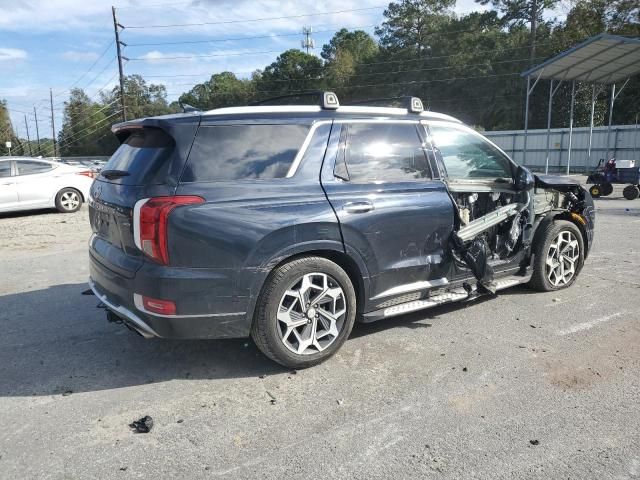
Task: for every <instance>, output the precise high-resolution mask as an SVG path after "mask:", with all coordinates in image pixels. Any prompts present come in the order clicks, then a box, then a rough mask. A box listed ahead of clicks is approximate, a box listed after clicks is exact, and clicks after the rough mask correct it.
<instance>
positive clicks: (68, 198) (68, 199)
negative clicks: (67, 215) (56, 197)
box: [60, 192, 80, 210]
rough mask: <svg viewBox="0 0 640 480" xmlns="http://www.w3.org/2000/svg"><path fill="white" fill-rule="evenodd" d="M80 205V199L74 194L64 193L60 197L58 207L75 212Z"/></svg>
mask: <svg viewBox="0 0 640 480" xmlns="http://www.w3.org/2000/svg"><path fill="white" fill-rule="evenodd" d="M79 204H80V197H79V196H78V194H77V193H76V192H64V193H63V194H62V196H61V197H60V205H62V208H64V209H65V210H75V209H76V208H78V205H79Z"/></svg>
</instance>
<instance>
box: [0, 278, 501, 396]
mask: <svg viewBox="0 0 640 480" xmlns="http://www.w3.org/2000/svg"><path fill="white" fill-rule="evenodd" d="M86 289H87V285H86V284H82V283H80V284H66V285H56V286H52V287H49V288H47V289H43V290H34V291H29V292H22V293H16V294H9V295H4V296H0V306H1V308H0V328H1V329H2V330H1V331H2V332H3V334H2V336H0V396H5V397H6V396H31V395H35V396H38V395H62V394H68V393H69V392H73V393H78V392H90V391H100V390H106V389H114V388H123V387H129V386H136V385H144V384H149V383H157V382H163V381H168V380H174V379H207V380H215V379H222V378H244V377H255V376H260V375H271V374H277V373H286V372H288V371H289V370H290V369H287V368H284V367H282V366H280V365H277V364H276V363H274V362H272V361H271V360H269V359H268V358H266V357H265V356H263V355H262V354H261V353H260V351H259V350H258V349H257V348H256V346H255V345H254V343H253V342H252V341H251V340H250V339H229V340H163V339H150V340H145V339H144V338H142V337H141V336H139V335H137V334H135V333H133V332H131V331H129V330H128V329H126V328H125V327H124V326H123V325H118V324H114V323H109V322H108V321H107V320H106V313H105V311H104V309H100V308H96V305H97V304H98V300H97V299H96V297H95V296H92V295H82V292H83V291H85V290H86ZM486 300H490V297H483V298H478V299H476V300H474V301H473V302H467V303H462V304H460V303H457V304H449V305H443V306H440V307H436V308H433V309H429V310H423V311H420V312H415V313H411V314H407V315H402V316H398V317H395V318H393V319H387V320H383V321H379V322H375V323H369V324H363V323H357V324H356V325H355V327H354V329H353V332H352V334H351V338H358V337H361V336H364V335H371V334H375V333H377V332H381V331H384V330H388V329H392V328H412V329H413V328H415V329H419V328H428V327H430V326H431V323H430V322H431V320H433V319H437V317H439V316H441V315H444V314H446V313H449V312H453V311H455V310H459V309H463V308H467V307H470V306H472V305H475V304H478V303H479V302H483V301H486Z"/></svg>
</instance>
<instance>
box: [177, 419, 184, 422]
mask: <svg viewBox="0 0 640 480" xmlns="http://www.w3.org/2000/svg"><path fill="white" fill-rule="evenodd" d="M182 422H184V420H183V419H180V420H178V421H177V422H176V423H182Z"/></svg>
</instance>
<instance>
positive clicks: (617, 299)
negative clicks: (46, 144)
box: [0, 189, 640, 479]
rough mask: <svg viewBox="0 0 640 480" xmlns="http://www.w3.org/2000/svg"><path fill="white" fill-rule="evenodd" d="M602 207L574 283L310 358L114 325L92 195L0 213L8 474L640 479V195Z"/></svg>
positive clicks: (2, 436) (357, 334) (386, 326)
mask: <svg viewBox="0 0 640 480" xmlns="http://www.w3.org/2000/svg"><path fill="white" fill-rule="evenodd" d="M596 205H597V208H598V218H597V222H598V225H597V235H596V243H595V246H594V249H593V250H592V254H591V257H590V258H589V260H588V262H587V264H586V266H585V269H584V271H583V273H582V275H581V276H580V277H579V279H578V280H577V282H576V284H575V285H574V286H573V287H572V288H570V289H568V290H565V291H562V292H559V293H549V294H540V293H533V292H531V291H529V290H527V289H525V288H519V287H518V288H515V289H511V290H508V291H505V292H503V293H501V294H500V295H499V296H498V297H497V298H496V299H492V300H486V301H477V302H475V303H470V304H465V305H457V306H448V307H446V308H444V307H443V308H438V309H435V310H431V311H426V312H422V313H416V314H412V315H407V316H403V317H399V318H397V319H393V320H388V321H386V322H379V323H376V324H372V325H357V326H356V328H355V329H354V332H353V334H352V337H351V339H350V340H349V341H348V342H347V343H346V344H345V345H344V347H343V348H342V349H341V351H340V352H339V353H338V354H337V355H336V356H335V357H334V358H332V359H331V360H329V361H328V362H326V363H324V364H322V365H320V366H318V367H315V368H312V369H308V370H305V371H299V372H290V371H288V370H285V369H283V368H281V367H279V366H277V365H275V364H274V363H272V362H270V361H268V360H267V359H266V358H264V357H263V356H262V355H260V354H259V352H258V351H257V350H256V348H255V347H254V346H253V344H252V343H251V342H250V341H244V340H232V341H191V342H186V341H184V342H183V341H179V342H176V341H165V340H144V339H142V338H140V337H138V336H136V335H134V334H132V333H130V332H129V331H127V330H126V329H124V328H123V327H122V326H118V325H113V324H109V323H107V322H106V320H105V318H104V312H103V311H102V310H99V309H96V308H95V304H96V299H95V297H92V296H82V295H81V294H80V293H81V292H82V291H83V290H85V289H86V288H87V285H86V279H87V275H88V266H87V252H86V241H87V238H88V236H89V227H88V222H87V210H86V208H83V209H82V210H81V211H80V212H78V213H76V214H71V215H61V214H56V213H42V212H40V213H30V214H15V215H10V216H6V215H5V216H2V217H0V272H1V276H0V328H1V329H2V335H0V425H2V428H1V429H0V478H2V479H17V478H20V479H25V478H51V479H76V478H78V479H80V478H82V479H85V478H95V479H104V478H122V479H126V478H219V477H222V478H269V479H280V478H285V477H286V478H340V479H343V478H361V479H375V478H396V479H397V478H437V479H440V478H447V479H459V478H491V479H496V478H498V479H501V478H505V479H507V478H509V479H511V478H527V479H532V478H533V479H537V478H539V479H543V478H544V479H548V478H570V479H586V478H594V479H596V478H597V479H627V478H640V408H639V400H638V399H640V375H639V373H638V372H639V367H640V325H639V323H638V313H637V312H638V311H639V310H640V297H639V295H638V293H639V292H640V277H639V276H638V267H639V266H640V251H639V248H638V234H639V232H640V200H637V201H635V202H629V201H626V200H624V199H621V198H620V191H619V189H616V192H615V193H614V195H613V196H612V197H609V198H605V199H601V200H598V201H597V202H596ZM144 415H151V416H152V417H153V419H154V422H155V425H154V428H153V430H152V431H151V433H149V434H146V435H143V434H134V433H132V432H131V430H130V429H129V427H128V424H129V423H130V422H132V421H133V420H135V419H138V418H140V417H142V416H144Z"/></svg>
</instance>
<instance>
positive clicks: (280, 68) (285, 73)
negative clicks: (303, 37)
mask: <svg viewBox="0 0 640 480" xmlns="http://www.w3.org/2000/svg"><path fill="white" fill-rule="evenodd" d="M255 84H256V94H257V96H258V97H259V98H266V97H273V96H277V95H284V94H288V93H299V92H304V91H309V90H317V89H320V88H323V86H324V66H323V63H322V61H321V60H320V59H319V58H318V57H316V56H314V55H309V54H307V53H304V52H302V51H300V50H294V49H292V50H287V51H285V52H283V53H281V54H280V56H278V58H277V59H276V61H275V62H273V63H272V64H271V65H269V66H267V67H266V68H265V69H264V71H263V72H262V73H261V74H256V75H255Z"/></svg>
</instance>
